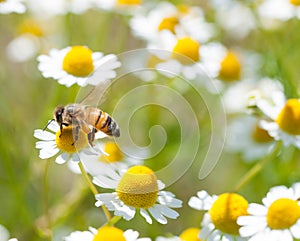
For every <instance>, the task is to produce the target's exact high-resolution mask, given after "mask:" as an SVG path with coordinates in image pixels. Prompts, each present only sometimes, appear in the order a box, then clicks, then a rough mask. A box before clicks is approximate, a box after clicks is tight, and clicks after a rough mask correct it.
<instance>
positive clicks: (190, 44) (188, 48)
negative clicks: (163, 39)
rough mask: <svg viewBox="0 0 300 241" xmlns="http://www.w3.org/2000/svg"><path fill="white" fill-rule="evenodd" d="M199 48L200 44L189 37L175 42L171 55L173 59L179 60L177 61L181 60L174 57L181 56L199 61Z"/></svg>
mask: <svg viewBox="0 0 300 241" xmlns="http://www.w3.org/2000/svg"><path fill="white" fill-rule="evenodd" d="M199 48H200V44H199V43H198V42H197V41H196V40H194V39H192V38H189V37H184V38H181V39H179V40H178V41H177V43H176V45H175V46H174V48H173V53H175V54H173V57H174V58H179V60H181V58H180V57H178V56H177V55H176V54H181V55H184V56H186V57H188V58H190V59H192V60H193V61H199V59H200V55H199ZM181 62H182V60H181ZM183 62H184V61H183Z"/></svg>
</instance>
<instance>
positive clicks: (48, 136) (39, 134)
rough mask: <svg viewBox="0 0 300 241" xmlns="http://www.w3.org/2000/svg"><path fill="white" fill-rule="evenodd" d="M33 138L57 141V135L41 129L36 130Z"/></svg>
mask: <svg viewBox="0 0 300 241" xmlns="http://www.w3.org/2000/svg"><path fill="white" fill-rule="evenodd" d="M33 136H34V137H35V138H38V139H40V140H43V141H53V140H55V135H54V134H53V133H51V132H48V131H44V130H41V129H37V130H34V134H33Z"/></svg>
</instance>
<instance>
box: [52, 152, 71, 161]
mask: <svg viewBox="0 0 300 241" xmlns="http://www.w3.org/2000/svg"><path fill="white" fill-rule="evenodd" d="M69 158H70V155H69V154H68V153H65V152H64V153H62V154H60V155H59V156H57V157H56V159H55V162H56V163H57V164H64V163H65V162H66V161H67V160H68V159H69Z"/></svg>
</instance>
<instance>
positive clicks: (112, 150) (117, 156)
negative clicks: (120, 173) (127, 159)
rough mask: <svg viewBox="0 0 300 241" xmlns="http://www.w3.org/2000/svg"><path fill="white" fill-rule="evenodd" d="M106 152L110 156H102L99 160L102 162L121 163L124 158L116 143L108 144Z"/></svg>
mask: <svg viewBox="0 0 300 241" xmlns="http://www.w3.org/2000/svg"><path fill="white" fill-rule="evenodd" d="M104 151H105V152H106V153H107V154H109V156H106V155H101V156H100V158H99V160H100V161H102V162H119V161H121V160H122V159H123V158H124V156H123V153H122V152H121V150H120V148H119V147H118V145H117V144H116V143H114V142H107V143H106V144H105V148H104Z"/></svg>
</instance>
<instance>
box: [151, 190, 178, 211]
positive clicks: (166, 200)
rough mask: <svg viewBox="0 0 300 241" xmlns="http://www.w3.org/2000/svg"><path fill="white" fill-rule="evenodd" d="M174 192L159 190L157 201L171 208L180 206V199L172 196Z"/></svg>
mask: <svg viewBox="0 0 300 241" xmlns="http://www.w3.org/2000/svg"><path fill="white" fill-rule="evenodd" d="M174 196H175V195H174V194H173V193H171V192H166V191H160V192H159V196H158V198H157V201H158V202H159V203H160V204H162V205H167V206H169V207H172V208H180V207H182V201H181V200H179V199H177V198H174Z"/></svg>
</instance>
